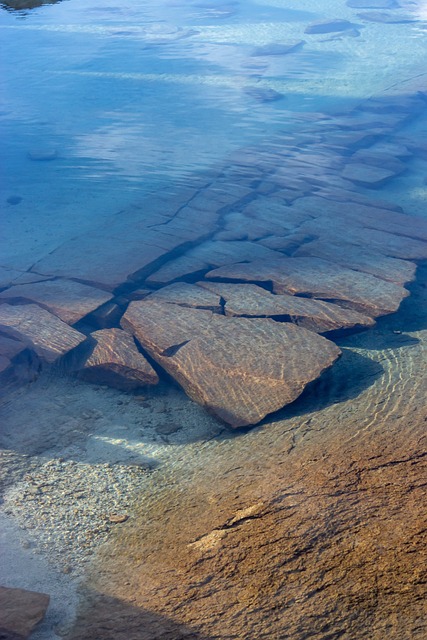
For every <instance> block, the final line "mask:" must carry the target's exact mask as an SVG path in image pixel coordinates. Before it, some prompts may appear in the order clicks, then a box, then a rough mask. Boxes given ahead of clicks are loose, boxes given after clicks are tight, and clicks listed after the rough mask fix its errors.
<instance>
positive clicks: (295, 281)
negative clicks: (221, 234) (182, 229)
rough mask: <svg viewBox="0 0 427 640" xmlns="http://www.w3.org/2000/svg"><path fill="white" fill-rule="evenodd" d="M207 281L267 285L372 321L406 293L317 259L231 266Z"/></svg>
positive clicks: (394, 308)
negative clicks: (324, 302)
mask: <svg viewBox="0 0 427 640" xmlns="http://www.w3.org/2000/svg"><path fill="white" fill-rule="evenodd" d="M206 277H207V278H216V279H219V278H220V279H223V280H224V279H225V280H234V281H239V280H240V281H242V280H244V281H247V282H269V283H272V285H273V291H274V292H275V293H290V294H292V295H296V294H298V295H304V296H308V297H312V298H320V299H323V300H327V301H333V302H335V303H339V304H341V305H344V306H346V307H350V308H352V309H355V310H356V311H360V312H362V313H364V314H367V315H369V316H372V317H374V318H376V317H378V316H382V315H386V314H388V313H393V312H394V311H397V309H398V308H399V305H400V303H401V302H402V300H403V299H404V298H406V297H407V296H408V295H409V293H408V291H407V290H406V289H404V288H403V287H402V286H399V285H397V284H394V283H392V282H386V281H385V280H380V279H379V278H376V277H374V276H372V275H370V274H368V273H361V272H359V271H353V270H352V269H346V268H345V267H342V266H339V265H336V264H333V263H332V262H329V261H326V260H322V259H320V258H283V259H281V260H275V261H273V260H272V261H267V260H265V261H262V260H258V261H255V262H249V263H246V264H244V263H241V264H234V265H230V266H226V267H220V268H219V269H215V270H214V271H210V272H209V273H208V274H207V275H206Z"/></svg>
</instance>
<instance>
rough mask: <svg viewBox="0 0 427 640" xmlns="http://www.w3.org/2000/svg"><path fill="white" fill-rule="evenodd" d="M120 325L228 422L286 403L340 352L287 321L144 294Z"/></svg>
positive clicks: (250, 420) (240, 422) (236, 423)
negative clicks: (239, 314)
mask: <svg viewBox="0 0 427 640" xmlns="http://www.w3.org/2000/svg"><path fill="white" fill-rule="evenodd" d="M122 326H123V327H124V328H125V329H127V330H128V331H131V332H132V333H133V334H134V335H135V337H136V338H137V339H138V341H139V342H140V343H141V345H142V346H143V347H144V348H145V349H146V350H147V352H148V353H149V354H150V355H151V357H153V358H154V359H155V360H156V361H157V362H158V363H159V364H160V365H161V366H162V367H164V369H166V371H167V372H168V373H169V374H170V375H172V376H173V377H174V378H175V379H176V380H177V382H179V384H180V385H181V386H182V387H183V388H184V390H185V391H186V393H187V394H188V395H189V396H190V397H191V398H192V399H193V400H195V401H196V402H198V403H199V404H201V405H202V406H205V407H206V408H207V409H208V410H209V411H210V412H212V413H213V414H214V415H216V416H217V417H218V418H220V419H222V420H224V421H225V422H227V423H228V424H230V425H231V426H232V427H241V426H245V425H250V424H256V423H257V422H259V421H260V420H261V419H262V418H263V417H264V416H265V415H267V414H268V413H271V412H273V411H276V410H277V409H279V408H280V407H283V406H284V405H286V404H288V403H290V402H292V401H293V400H294V399H295V398H297V397H298V396H299V395H300V394H301V393H302V391H303V389H304V387H305V386H306V385H307V384H308V383H309V382H311V381H312V380H314V379H316V378H317V377H318V376H320V374H321V373H322V372H323V371H324V370H325V369H326V368H328V367H329V366H331V365H332V364H333V362H334V361H335V360H336V359H337V358H338V356H339V354H340V350H339V349H338V347H336V345H334V344H333V343H331V342H329V341H328V340H326V339H325V338H322V337H321V336H318V335H317V334H315V333H313V332H312V331H307V330H306V329H303V328H301V327H297V326H295V325H293V324H289V323H277V322H274V321H273V320H269V319H247V318H225V317H224V316H221V315H217V314H213V313H211V312H210V311H204V310H201V309H188V308H184V307H180V306H177V305H171V304H167V303H160V302H155V301H150V300H149V299H146V300H143V301H140V302H133V303H131V304H130V305H129V308H128V310H127V312H126V314H125V315H124V317H123V319H122Z"/></svg>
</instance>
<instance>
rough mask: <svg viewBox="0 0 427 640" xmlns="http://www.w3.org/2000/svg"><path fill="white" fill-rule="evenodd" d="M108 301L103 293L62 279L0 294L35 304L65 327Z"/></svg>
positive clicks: (4, 297)
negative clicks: (64, 324) (60, 321)
mask: <svg viewBox="0 0 427 640" xmlns="http://www.w3.org/2000/svg"><path fill="white" fill-rule="evenodd" d="M110 298H111V295H110V294H108V293H106V292H105V291H101V290H100V289H95V288H94V287H89V286H87V285H84V284H81V283H80V282H73V281H72V280H64V279H58V280H48V281H45V282H36V283H32V284H22V285H16V286H13V287H10V288H9V289H6V290H5V291H2V292H0V299H3V300H7V301H10V302H12V301H17V302H22V301H31V302H35V303H37V304H38V305H39V306H40V307H43V308H44V309H47V310H48V311H50V312H51V313H53V314H54V315H56V316H58V318H60V319H61V320H63V321H64V322H66V323H67V324H75V323H76V322H78V321H79V320H81V318H83V317H84V316H85V315H87V314H88V313H90V312H91V311H93V310H94V309H96V308H97V307H99V306H101V305H102V304H104V302H107V301H108V300H110Z"/></svg>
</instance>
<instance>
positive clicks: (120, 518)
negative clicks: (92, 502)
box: [108, 513, 129, 524]
mask: <svg viewBox="0 0 427 640" xmlns="http://www.w3.org/2000/svg"><path fill="white" fill-rule="evenodd" d="M128 519H129V516H128V515H126V514H125V513H121V514H118V513H110V514H109V515H108V520H109V521H110V522H112V523H114V524H121V523H122V522H126V520H128Z"/></svg>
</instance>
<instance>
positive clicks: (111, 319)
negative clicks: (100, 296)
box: [86, 301, 123, 329]
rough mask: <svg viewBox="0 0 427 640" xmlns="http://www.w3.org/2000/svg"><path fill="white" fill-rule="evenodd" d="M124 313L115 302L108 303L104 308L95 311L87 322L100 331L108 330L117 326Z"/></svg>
mask: <svg viewBox="0 0 427 640" xmlns="http://www.w3.org/2000/svg"><path fill="white" fill-rule="evenodd" d="M122 314H123V311H122V309H121V307H120V306H119V305H118V304H116V303H115V302H111V301H110V302H106V303H105V304H103V305H102V306H100V307H98V309H95V311H93V313H91V314H90V315H89V316H88V317H87V318H86V322H88V323H89V324H91V325H92V326H95V327H97V328H98V329H107V328H108V327H112V326H113V325H117V324H118V322H119V320H120V318H121V316H122Z"/></svg>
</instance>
